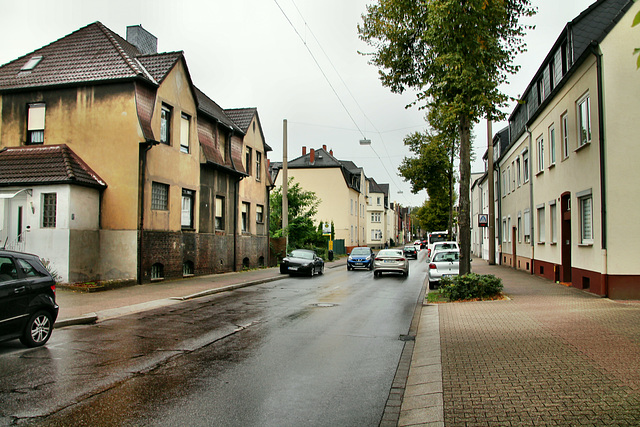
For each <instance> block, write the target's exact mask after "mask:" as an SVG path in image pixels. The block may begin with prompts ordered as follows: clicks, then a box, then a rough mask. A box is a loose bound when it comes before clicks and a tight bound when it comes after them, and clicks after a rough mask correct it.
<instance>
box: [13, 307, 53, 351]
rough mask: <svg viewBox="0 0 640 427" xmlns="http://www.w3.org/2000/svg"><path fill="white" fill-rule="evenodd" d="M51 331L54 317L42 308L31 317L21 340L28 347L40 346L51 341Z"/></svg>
mask: <svg viewBox="0 0 640 427" xmlns="http://www.w3.org/2000/svg"><path fill="white" fill-rule="evenodd" d="M51 332H53V317H52V316H51V313H49V312H48V311H44V310H41V311H38V312H37V313H35V314H34V315H33V316H31V317H30V318H29V321H28V322H27V324H26V326H25V327H24V332H23V333H22V336H21V337H20V341H21V342H22V344H24V345H26V346H27V347H39V346H41V345H44V344H45V343H46V342H47V341H49V338H50V337H51Z"/></svg>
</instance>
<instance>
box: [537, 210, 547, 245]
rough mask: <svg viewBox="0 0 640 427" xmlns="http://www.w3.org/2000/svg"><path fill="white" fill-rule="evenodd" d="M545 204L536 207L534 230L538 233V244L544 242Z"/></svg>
mask: <svg viewBox="0 0 640 427" xmlns="http://www.w3.org/2000/svg"><path fill="white" fill-rule="evenodd" d="M545 211H546V209H545V206H544V204H542V205H538V206H537V207H536V225H537V227H536V230H537V234H538V239H537V242H538V243H539V244H542V243H545V242H546V233H547V230H546V228H547V227H546V221H545V213H546V212H545Z"/></svg>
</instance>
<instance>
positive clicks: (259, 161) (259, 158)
mask: <svg viewBox="0 0 640 427" xmlns="http://www.w3.org/2000/svg"><path fill="white" fill-rule="evenodd" d="M261 169H262V153H261V152H259V151H256V181H260V177H261V175H260V171H261Z"/></svg>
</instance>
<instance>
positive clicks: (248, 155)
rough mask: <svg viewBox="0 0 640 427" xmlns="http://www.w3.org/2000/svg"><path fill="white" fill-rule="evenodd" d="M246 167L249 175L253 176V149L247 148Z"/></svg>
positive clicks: (245, 154) (245, 155) (245, 153)
mask: <svg viewBox="0 0 640 427" xmlns="http://www.w3.org/2000/svg"><path fill="white" fill-rule="evenodd" d="M244 165H245V167H246V169H247V171H246V172H247V175H251V147H247V149H246V150H245V152H244Z"/></svg>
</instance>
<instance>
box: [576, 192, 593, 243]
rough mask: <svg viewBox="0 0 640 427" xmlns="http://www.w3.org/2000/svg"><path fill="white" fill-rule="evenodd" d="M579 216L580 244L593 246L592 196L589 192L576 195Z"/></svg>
mask: <svg viewBox="0 0 640 427" xmlns="http://www.w3.org/2000/svg"><path fill="white" fill-rule="evenodd" d="M577 197H578V207H579V214H580V243H581V244H583V245H592V244H593V195H592V194H591V190H590V189H589V190H586V191H581V192H579V193H578V194H577Z"/></svg>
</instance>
